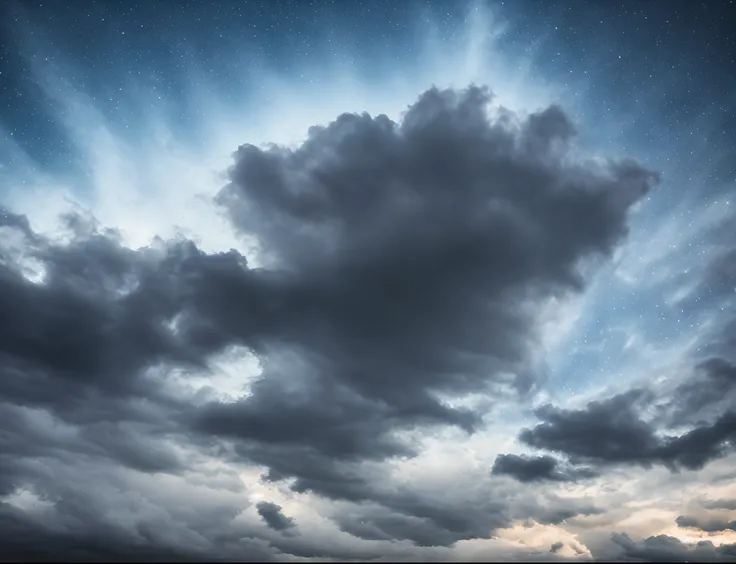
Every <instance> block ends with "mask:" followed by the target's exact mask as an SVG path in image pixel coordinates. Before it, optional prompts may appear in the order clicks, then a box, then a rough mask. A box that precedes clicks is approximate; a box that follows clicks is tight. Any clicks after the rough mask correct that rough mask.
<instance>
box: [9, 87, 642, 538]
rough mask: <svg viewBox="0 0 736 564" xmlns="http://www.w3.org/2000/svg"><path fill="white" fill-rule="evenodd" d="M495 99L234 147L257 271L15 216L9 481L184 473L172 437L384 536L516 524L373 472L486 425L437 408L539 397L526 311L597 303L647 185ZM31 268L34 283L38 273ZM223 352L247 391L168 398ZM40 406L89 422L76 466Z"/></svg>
mask: <svg viewBox="0 0 736 564" xmlns="http://www.w3.org/2000/svg"><path fill="white" fill-rule="evenodd" d="M489 100H490V95H489V93H488V92H487V91H486V90H484V89H481V88H475V87H472V88H469V89H467V90H463V91H460V92H455V91H439V90H436V89H432V90H429V91H428V92H426V93H425V94H423V95H422V96H421V97H420V99H419V100H418V101H417V103H416V104H414V105H413V106H411V107H410V108H409V109H408V111H407V112H406V114H405V115H404V117H403V120H402V121H401V123H394V122H392V121H391V120H389V119H388V118H387V117H385V116H378V117H375V118H373V117H370V116H368V115H366V114H363V115H352V114H344V115H342V116H340V117H338V118H337V119H336V120H335V121H334V122H333V123H331V124H330V125H328V126H327V127H314V128H312V129H311V130H310V132H309V137H308V139H307V141H306V142H305V143H304V144H303V145H301V146H300V147H298V148H296V149H287V148H284V147H279V146H271V147H269V148H267V149H259V148H257V147H254V146H251V145H246V146H243V147H241V148H240V149H239V150H238V152H237V153H236V155H235V164H234V166H233V167H232V170H231V171H230V178H231V182H230V184H229V185H228V186H226V187H225V188H224V189H223V190H222V192H221V193H220V195H219V197H218V202H219V203H220V204H221V205H222V206H225V208H226V210H227V211H228V213H229V215H230V218H231V219H232V221H233V222H234V224H235V225H236V226H237V227H238V228H239V229H240V230H242V231H243V232H245V233H247V234H249V235H252V236H254V237H255V238H256V239H257V241H258V243H259V246H260V250H261V259H262V263H263V266H262V267H260V268H251V267H250V266H249V265H248V263H247V261H246V260H245V258H244V257H243V256H241V255H240V254H238V253H237V252H235V251H230V252H225V253H218V254H207V253H204V252H203V251H201V250H200V249H198V248H197V246H196V245H195V244H194V243H192V242H190V241H187V240H176V241H168V242H164V241H157V242H156V244H154V245H153V246H152V247H150V248H146V249H139V250H132V249H128V248H126V247H124V246H123V245H122V244H121V242H120V240H119V238H118V236H117V234H116V233H114V232H111V231H107V230H103V229H101V228H100V227H99V226H97V225H96V224H95V223H94V221H91V220H87V219H84V218H81V217H80V216H69V217H68V218H67V230H68V238H67V240H66V241H65V242H52V241H50V240H47V239H45V238H44V237H42V236H40V235H38V234H36V233H35V232H34V231H33V230H32V229H31V227H30V226H29V225H28V222H27V221H26V220H25V219H24V218H23V217H20V216H14V215H11V214H5V215H3V216H2V217H3V219H2V229H3V232H2V237H0V318H2V319H3V323H2V325H0V397H2V400H3V404H5V405H7V406H9V407H8V408H7V409H6V410H4V411H2V412H1V413H0V415H2V416H3V417H10V418H16V419H15V423H16V425H15V427H14V428H13V429H12V430H11V433H10V434H8V435H3V438H2V440H3V441H6V442H7V444H8V445H9V447H10V448H9V450H7V451H3V454H2V455H0V487H2V488H4V489H5V490H8V489H10V488H12V487H19V486H21V485H24V484H25V483H26V482H28V481H29V480H31V481H32V479H33V478H32V474H31V473H28V472H25V468H26V466H24V465H27V464H30V463H31V462H32V461H34V460H37V459H39V458H41V457H43V456H44V454H48V453H53V455H54V457H56V459H57V460H58V461H62V460H63V458H64V456H70V455H71V453H75V452H78V453H81V454H83V456H87V457H92V458H96V459H98V460H99V459H100V458H103V459H104V458H109V459H110V460H111V461H114V462H115V463H116V464H122V465H125V466H127V467H130V468H134V469H136V470H138V471H142V472H148V473H155V472H179V471H181V466H182V460H181V459H180V455H179V454H176V453H175V452H174V451H173V450H170V449H168V448H167V447H166V446H165V445H166V441H165V439H166V438H167V437H169V436H176V437H177V440H191V441H192V444H193V445H197V446H201V444H203V443H207V441H209V440H212V438H218V439H228V440H231V441H234V443H235V444H234V452H235V453H236V454H237V455H238V456H240V457H241V458H242V459H245V460H246V461H248V462H252V463H256V464H259V465H263V466H265V467H267V468H268V471H267V478H268V479H271V480H281V479H285V478H293V479H294V481H293V485H292V487H293V488H294V489H295V490H296V491H313V492H315V493H317V494H321V495H324V496H327V497H331V498H335V499H347V500H351V501H356V502H358V501H360V502H367V501H370V502H373V503H375V504H378V505H379V506H380V507H382V508H383V510H386V511H388V513H387V514H386V515H383V514H382V515H381V516H380V518H379V517H376V519H375V523H374V525H373V526H374V527H375V528H376V530H378V531H383V534H389V535H394V536H398V537H400V538H408V539H411V540H414V541H415V542H420V543H425V542H428V539H430V538H431V537H432V536H434V538H436V539H437V540H436V541H435V542H439V543H451V542H453V541H454V540H458V539H463V538H473V537H475V536H487V535H488V534H489V532H490V531H491V530H493V529H494V528H497V527H499V526H504V525H505V524H506V523H508V515H507V514H506V513H505V510H504V509H503V507H495V506H494V504H493V503H490V502H489V503H487V504H479V505H478V506H475V507H473V508H472V510H469V508H468V507H458V506H456V505H453V504H452V503H450V502H447V501H444V502H443V503H441V504H431V503H428V502H426V501H423V500H422V498H421V496H418V495H415V494H406V493H401V494H397V493H394V494H389V493H386V492H385V491H379V490H377V489H376V488H373V487H371V486H370V483H369V482H370V480H369V479H368V477H366V475H365V474H364V473H363V470H364V469H363V467H362V466H361V464H363V463H365V462H366V461H373V462H377V461H382V460H385V459H387V458H391V457H394V456H397V455H408V456H410V455H412V454H413V453H414V452H415V450H414V447H413V446H412V445H410V444H409V443H406V442H404V441H402V440H400V439H399V438H397V435H396V434H395V431H399V430H409V431H416V430H419V429H422V428H425V427H428V426H433V425H453V426H457V427H459V428H461V429H464V430H466V431H468V432H470V431H473V430H474V429H475V428H476V426H477V424H478V423H479V421H480V414H478V413H473V412H472V411H470V410H467V409H460V408H454V407H450V406H449V405H447V404H446V403H445V402H443V401H442V400H441V398H440V396H441V395H443V394H444V395H455V396H459V395H463V394H464V393H466V392H471V391H474V392H479V391H480V392H486V393H488V394H491V395H495V396H496V397H498V396H500V395H502V394H507V393H522V394H523V393H528V392H529V391H531V390H533V389H534V388H535V386H536V384H537V379H538V374H537V373H536V370H535V368H536V367H535V366H534V365H533V364H532V363H531V362H530V360H529V355H528V353H529V352H530V351H531V350H532V349H533V347H534V346H535V344H536V343H537V342H538V341H537V335H536V333H535V323H534V321H535V317H534V316H535V309H534V307H533V306H535V305H536V304H538V303H539V300H541V299H543V298H546V297H549V296H552V295H556V294H559V293H565V292H569V291H579V290H581V289H582V287H583V285H584V280H583V279H582V277H581V275H580V273H579V270H578V265H579V263H580V262H581V261H583V260H588V259H601V258H605V257H606V256H608V255H609V254H610V252H611V251H612V249H613V248H614V246H615V245H616V244H617V242H618V241H619V240H620V239H621V237H622V236H623V235H624V234H625V233H626V218H627V213H628V211H629V208H630V207H631V206H632V205H633V204H634V203H635V202H636V201H637V200H638V199H639V198H640V197H641V196H642V195H643V194H644V193H645V192H646V191H647V190H648V188H649V187H650V186H651V185H652V183H653V182H655V181H656V177H655V175H654V174H652V173H651V172H649V171H647V170H645V169H643V168H641V167H640V166H639V165H637V164H636V163H634V162H631V161H620V162H617V161H609V162H605V163H600V162H596V163H592V162H584V161H582V160H581V159H580V158H579V157H578V156H577V155H575V156H574V157H573V156H571V154H570V149H571V147H572V142H573V138H574V127H573V126H572V125H571V123H570V121H569V119H568V118H567V117H566V115H565V113H564V112H563V111H562V110H561V109H560V108H557V107H551V108H548V109H546V110H543V111H540V112H538V113H536V114H533V115H531V116H529V117H526V118H524V117H521V116H512V115H511V114H509V113H504V114H502V115H501V116H500V117H497V118H495V117H489V114H487V109H488V103H489ZM29 258H32V259H34V260H36V261H37V262H39V263H40V264H41V265H42V266H43V268H44V270H45V278H44V280H43V281H42V282H37V283H34V282H31V281H30V280H28V279H27V278H26V277H24V276H23V274H22V269H24V268H25V262H24V261H25V260H26V259H29ZM232 345H237V346H243V347H246V348H248V349H249V350H250V351H252V352H253V353H254V354H255V355H256V356H257V357H258V358H259V360H260V361H261V363H262V366H263V374H262V377H261V378H260V379H259V380H258V381H257V382H256V383H255V384H254V385H253V387H252V389H251V393H250V395H249V396H248V397H246V398H245V399H242V400H240V401H239V402H237V403H234V404H224V403H218V402H214V401H212V402H210V403H208V404H206V405H204V406H200V407H198V408H196V409H195V408H193V407H192V406H191V405H188V404H187V402H186V401H185V400H184V399H183V398H182V397H181V396H180V395H177V394H176V393H175V392H174V391H173V390H172V389H171V388H170V387H167V385H166V382H167V380H166V378H165V376H166V374H167V371H168V370H170V369H172V368H174V367H189V368H197V369H199V370H207V369H208V361H209V359H210V357H211V356H212V355H213V354H215V353H218V352H220V351H223V350H224V349H225V348H226V347H229V346H232ZM23 410H26V411H23ZM34 410H35V411H34ZM38 410H45V412H47V413H48V414H50V415H51V416H53V417H55V418H58V419H57V420H61V421H64V422H66V423H68V424H72V425H80V426H82V427H81V428H83V431H81V432H80V433H78V434H69V435H68V436H65V438H64V439H63V440H64V441H67V442H68V443H69V444H68V446H69V449H67V450H66V451H65V452H66V454H65V453H63V452H61V449H59V448H58V447H57V446H56V445H58V443H57V442H55V441H56V438H55V437H54V436H53V434H52V433H51V432H50V431H48V428H53V425H54V423H53V421H52V423H51V424H50V425H48V426H46V427H44V428H43V429H41V428H40V427H38V426H35V427H34V425H33V424H30V423H29V421H30V420H24V419H23V417H25V416H26V415H28V414H29V413H31V414H32V413H36V411H38ZM21 412H23V415H19V414H20V413H21ZM11 427H12V426H11ZM189 431H193V432H195V433H197V434H198V436H196V437H195V436H193V435H187V433H188V432H189ZM71 436H73V439H72V438H69V437H71ZM34 437H37V438H40V439H41V440H39V441H37V442H32V441H33V440H34ZM563 513H564V511H563ZM565 515H567V513H565ZM564 518H566V517H564V515H563V516H561V517H559V519H564ZM544 519H547V521H549V522H555V521H556V520H557V519H558V517H555V516H554V515H551V516H550V517H549V518H546V517H545V518H544ZM375 534H378V533H375Z"/></svg>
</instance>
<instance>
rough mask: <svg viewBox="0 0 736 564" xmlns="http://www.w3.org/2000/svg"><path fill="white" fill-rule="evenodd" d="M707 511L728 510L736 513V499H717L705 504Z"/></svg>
mask: <svg viewBox="0 0 736 564" xmlns="http://www.w3.org/2000/svg"><path fill="white" fill-rule="evenodd" d="M703 507H705V508H706V509H728V510H730V511H736V499H716V500H714V501H707V502H705V503H704V504H703Z"/></svg>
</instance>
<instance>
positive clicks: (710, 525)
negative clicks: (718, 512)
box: [675, 515, 736, 533]
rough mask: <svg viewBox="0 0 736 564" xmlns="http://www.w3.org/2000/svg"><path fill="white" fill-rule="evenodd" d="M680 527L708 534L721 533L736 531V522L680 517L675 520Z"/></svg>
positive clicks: (687, 516)
mask: <svg viewBox="0 0 736 564" xmlns="http://www.w3.org/2000/svg"><path fill="white" fill-rule="evenodd" d="M675 522H676V523H677V526H678V527H683V528H691V529H700V530H701V531H705V532H706V533H720V532H723V531H736V521H728V520H727V519H715V518H701V517H693V516H689V515H680V516H679V517H678V518H677V519H675Z"/></svg>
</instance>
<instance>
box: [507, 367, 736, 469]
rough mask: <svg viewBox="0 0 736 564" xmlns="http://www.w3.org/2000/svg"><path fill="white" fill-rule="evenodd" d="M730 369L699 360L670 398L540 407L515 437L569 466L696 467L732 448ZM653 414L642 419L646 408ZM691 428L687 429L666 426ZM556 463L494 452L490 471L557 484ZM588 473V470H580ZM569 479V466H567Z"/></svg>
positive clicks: (629, 397) (735, 424) (642, 392)
mask: <svg viewBox="0 0 736 564" xmlns="http://www.w3.org/2000/svg"><path fill="white" fill-rule="evenodd" d="M735 391H736V370H734V366H733V364H731V363H730V362H728V361H726V360H725V359H723V358H718V357H713V358H709V359H707V360H705V361H702V362H699V363H698V364H697V365H696V366H695V368H694V370H693V374H692V377H691V378H689V379H687V380H686V381H685V382H683V383H681V384H679V385H678V386H677V387H676V389H675V390H674V393H668V394H659V397H658V394H655V393H654V392H653V391H651V390H646V389H633V390H630V391H628V392H626V393H622V394H619V395H616V396H613V397H611V398H608V399H606V400H603V401H591V402H589V403H588V405H587V406H586V407H585V408H583V409H578V410H570V409H560V408H557V407H554V406H552V405H546V406H543V407H542V408H540V409H538V410H537V411H536V414H537V416H538V417H539V419H540V420H541V423H540V424H538V425H537V426H535V427H533V428H531V429H524V430H523V431H522V432H521V433H520V434H519V440H520V441H521V442H522V443H524V444H526V445H528V446H531V447H535V448H539V449H543V450H547V451H552V452H556V453H558V454H561V455H566V456H568V457H569V458H570V459H572V460H573V461H575V462H584V463H588V464H594V465H599V466H606V465H611V464H636V465H640V466H643V467H651V466H652V465H655V464H660V465H664V466H666V467H668V468H670V469H672V470H677V469H682V468H685V469H689V470H697V469H700V468H703V467H704V466H705V465H706V464H708V463H709V462H711V461H713V460H716V459H718V458H720V457H722V456H724V455H726V454H727V453H729V452H732V451H733V449H734V446H736V412H734V411H733V405H734V395H733V394H734V392H735ZM654 400H658V403H657V407H656V409H655V410H654V411H655V412H658V416H657V417H654V418H652V417H651V416H649V417H648V416H647V415H646V413H647V410H650V411H651V409H650V405H651V404H652V403H653V402H654ZM683 426H688V427H690V428H689V430H687V431H686V432H682V431H680V432H679V433H677V432H668V431H669V430H670V429H674V428H682V427H683ZM558 465H560V462H559V461H557V460H555V459H553V458H551V457H548V456H543V457H536V458H529V457H527V458H522V457H518V456H516V455H501V456H499V457H498V459H497V461H496V464H495V466H494V471H495V472H496V473H504V474H509V475H512V476H515V477H516V478H517V479H518V480H519V481H531V480H532V479H558V480H559V479H562V476H563V474H561V473H559V471H558V470H556V467H557V466H558ZM580 471H584V472H585V471H588V469H582V468H581V469H580ZM568 472H572V473H573V475H574V472H575V469H574V468H573V469H570V470H568Z"/></svg>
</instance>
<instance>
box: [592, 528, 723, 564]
mask: <svg viewBox="0 0 736 564" xmlns="http://www.w3.org/2000/svg"><path fill="white" fill-rule="evenodd" d="M612 540H613V542H614V544H615V547H616V549H615V550H614V551H611V553H610V554H609V553H607V554H600V555H598V554H595V553H594V554H593V556H594V557H595V558H598V559H601V560H614V559H615V560H621V559H622V560H634V561H644V562H734V561H736V544H722V545H720V546H715V545H714V544H713V543H712V542H711V541H708V540H705V541H699V542H697V543H693V544H690V543H684V542H682V541H681V540H679V539H676V538H674V537H670V536H668V535H657V536H654V537H648V538H646V539H644V540H642V541H635V540H633V539H631V537H629V536H628V535H627V534H625V533H615V534H614V535H613V537H612Z"/></svg>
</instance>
